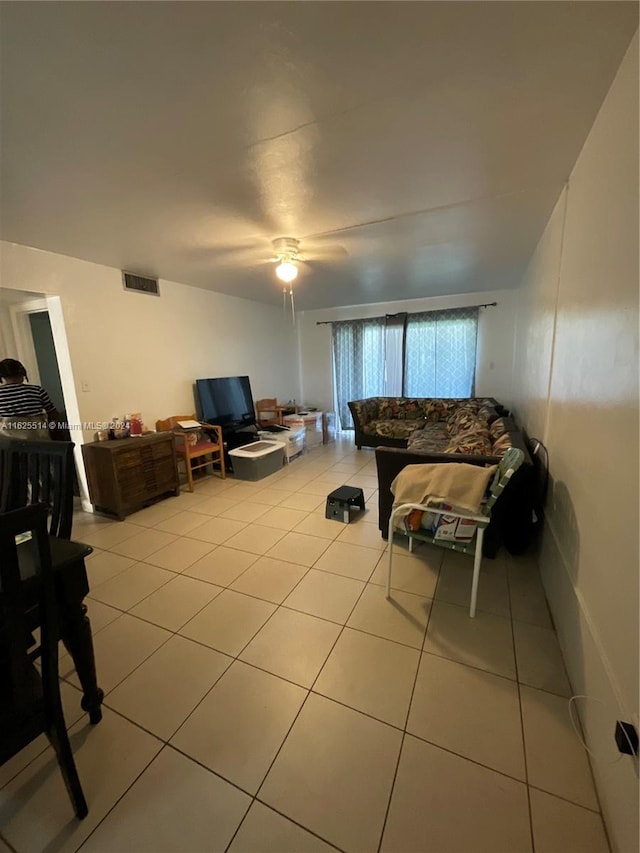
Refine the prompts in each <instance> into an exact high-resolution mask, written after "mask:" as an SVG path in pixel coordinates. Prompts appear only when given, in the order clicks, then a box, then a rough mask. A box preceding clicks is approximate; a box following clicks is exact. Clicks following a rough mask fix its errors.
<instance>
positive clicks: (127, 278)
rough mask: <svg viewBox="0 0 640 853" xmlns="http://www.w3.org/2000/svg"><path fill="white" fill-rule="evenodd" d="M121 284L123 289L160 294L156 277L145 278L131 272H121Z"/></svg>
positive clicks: (154, 294)
mask: <svg viewBox="0 0 640 853" xmlns="http://www.w3.org/2000/svg"><path fill="white" fill-rule="evenodd" d="M122 286H123V287H124V289H125V290H135V291H136V292H137V293H151V294H152V295H153V296H160V286H159V285H158V279H157V278H147V277H146V276H144V275H136V274H135V273H132V272H124V270H123V272H122Z"/></svg>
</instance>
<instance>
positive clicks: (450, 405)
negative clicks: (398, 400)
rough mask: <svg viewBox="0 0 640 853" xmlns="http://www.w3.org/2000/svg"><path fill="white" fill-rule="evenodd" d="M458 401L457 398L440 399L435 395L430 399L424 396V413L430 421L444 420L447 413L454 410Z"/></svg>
mask: <svg viewBox="0 0 640 853" xmlns="http://www.w3.org/2000/svg"><path fill="white" fill-rule="evenodd" d="M459 403H460V401H459V400H458V399H451V400H447V399H445V400H441V399H439V398H437V397H433V398H432V399H429V398H426V404H425V405H424V413H425V416H426V418H427V420H428V421H429V422H430V423H437V422H438V421H446V419H447V417H448V415H450V414H451V412H454V411H455V410H456V408H457V407H458V405H459Z"/></svg>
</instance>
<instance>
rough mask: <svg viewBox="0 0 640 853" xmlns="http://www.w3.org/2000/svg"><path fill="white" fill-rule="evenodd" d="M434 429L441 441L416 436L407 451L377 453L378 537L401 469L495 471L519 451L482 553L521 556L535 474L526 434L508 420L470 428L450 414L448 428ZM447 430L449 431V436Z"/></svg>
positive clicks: (460, 415) (379, 450)
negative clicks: (455, 466)
mask: <svg viewBox="0 0 640 853" xmlns="http://www.w3.org/2000/svg"><path fill="white" fill-rule="evenodd" d="M433 423H436V422H433ZM437 423H438V428H439V429H441V430H442V433H443V435H442V436H441V437H440V438H438V437H434V435H433V432H429V430H428V429H427V432H426V433H425V434H423V435H422V436H416V437H415V439H414V440H413V441H412V442H411V443H410V446H408V447H407V446H406V443H405V447H384V446H380V447H377V448H376V463H377V468H378V511H379V527H380V531H381V534H382V536H383V537H384V538H385V539H386V538H387V529H388V525H389V516H390V515H391V506H392V503H393V495H392V493H391V484H392V482H393V481H394V479H395V478H396V477H397V476H398V474H399V473H400V471H402V469H403V468H405V466H407V465H423V464H434V463H451V462H463V463H468V464H470V465H481V466H487V465H497V464H498V463H499V462H500V460H501V459H502V458H503V456H504V454H505V453H506V451H507V450H508V449H509V448H517V449H519V450H522V452H523V454H524V459H523V462H522V464H521V466H520V468H519V469H518V470H517V471H516V473H515V474H514V476H513V477H512V479H511V481H510V482H509V485H508V487H507V489H506V492H505V498H504V499H503V500H501V501H500V502H499V503H498V504H497V506H496V507H495V509H494V512H493V515H492V521H491V524H490V525H489V528H488V529H487V533H486V536H485V543H484V549H485V550H484V553H485V554H487V555H490V556H492V555H494V554H495V553H496V551H497V550H498V548H499V546H500V545H504V546H505V547H506V548H507V550H508V551H510V552H511V553H512V554H521V553H522V552H523V551H525V550H526V548H527V547H528V545H529V541H530V538H531V532H532V529H531V526H532V507H533V502H534V491H535V485H534V484H535V472H534V468H533V462H532V460H531V456H530V454H529V449H528V444H527V440H526V437H525V435H524V433H523V432H522V430H521V429H520V428H519V427H517V426H516V424H515V422H514V420H513V418H511V417H496V418H495V419H494V420H492V421H491V422H490V423H488V422H484V423H479V422H478V421H477V420H476V421H475V423H474V424H472V423H471V422H470V421H465V417H464V415H463V413H462V412H461V411H459V412H458V414H457V415H455V414H454V417H452V423H450V424H446V425H443V424H441V423H439V422H437ZM448 427H452V429H451V431H450V430H449V429H448ZM465 427H466V428H465ZM445 431H446V436H445V435H444V433H445ZM444 442H447V444H446V446H443V445H444Z"/></svg>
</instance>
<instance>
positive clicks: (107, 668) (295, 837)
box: [0, 437, 609, 853]
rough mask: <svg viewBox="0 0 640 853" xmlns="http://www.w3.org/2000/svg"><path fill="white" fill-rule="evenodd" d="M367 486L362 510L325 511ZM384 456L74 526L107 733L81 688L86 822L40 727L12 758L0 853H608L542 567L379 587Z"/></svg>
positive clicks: (339, 457)
mask: <svg viewBox="0 0 640 853" xmlns="http://www.w3.org/2000/svg"><path fill="white" fill-rule="evenodd" d="M343 483H349V484H352V485H361V486H363V488H364V491H365V496H366V498H367V509H366V511H365V513H360V514H359V517H356V518H354V520H353V522H352V523H351V524H349V525H344V524H341V523H340V522H336V521H328V520H326V519H325V518H324V504H325V498H326V495H327V494H328V493H329V492H330V491H332V490H333V489H334V488H336V487H337V486H338V485H340V484H343ZM376 483H377V480H376V470H375V460H374V456H373V453H372V452H371V451H366V450H362V451H356V450H355V449H354V448H353V445H352V440H350V439H349V438H348V437H346V438H341V439H340V440H339V441H338V442H337V443H335V444H332V445H329V446H327V447H324V448H318V449H316V450H313V451H311V452H309V453H307V454H306V455H305V456H304V457H302V458H300V459H298V460H296V461H295V462H293V463H292V464H291V465H290V466H289V467H288V468H285V469H283V470H282V471H281V472H278V473H277V474H273V475H272V476H270V477H268V478H267V479H264V480H261V481H259V482H256V483H246V482H238V481H234V480H233V479H232V478H229V479H227V480H226V481H222V480H220V479H219V478H217V477H209V478H206V479H203V480H202V481H201V482H200V483H199V484H198V485H197V487H196V491H195V492H194V493H193V494H191V493H189V492H182V493H181V494H180V496H179V497H177V498H170V499H168V500H166V501H163V502H161V503H159V504H156V505H155V506H153V507H151V508H148V509H144V510H142V511H141V512H138V513H136V514H135V515H132V516H130V517H129V518H128V519H127V520H126V521H125V522H110V521H105V520H104V519H101V518H98V517H95V516H91V515H88V514H82V513H81V514H79V515H78V517H77V519H76V523H75V524H74V538H76V539H79V540H82V541H86V542H89V543H90V544H91V545H93V547H94V549H95V550H94V553H93V554H92V556H91V557H90V558H89V560H88V562H87V567H88V573H89V578H90V583H91V594H90V599H89V600H88V602H87V603H88V605H89V614H90V617H91V620H92V626H93V632H94V641H95V649H96V657H97V666H98V674H99V681H100V683H101V685H102V687H103V688H104V690H105V693H106V698H105V711H104V719H103V721H102V723H101V724H100V725H98V726H96V727H93V728H92V727H91V726H89V725H88V723H87V720H86V716H85V715H84V714H82V712H81V711H80V708H79V699H80V694H79V692H78V690H77V681H76V679H75V674H74V672H73V670H72V668H71V667H70V662H69V658H68V657H66V656H63V658H62V660H61V671H62V673H63V676H64V678H65V681H64V682H63V696H64V703H65V708H66V714H67V722H68V724H69V726H70V731H71V739H72V744H73V747H74V751H75V755H76V761H77V764H78V768H79V772H80V777H81V779H82V782H83V785H84V790H85V793H86V796H87V800H88V802H89V816H88V817H87V818H86V820H84V821H82V822H78V821H76V820H74V819H73V818H72V815H71V812H70V805H69V802H68V799H67V795H66V792H65V789H64V786H63V784H62V781H61V778H60V775H59V773H58V770H57V765H56V763H55V761H54V760H53V758H52V753H51V750H50V748H49V747H48V746H47V744H46V741H45V740H44V737H43V738H41V739H39V740H38V741H36V742H34V743H33V744H32V745H31V746H30V747H29V748H28V749H26V750H23V752H22V753H20V754H19V755H18V756H16V758H15V759H14V760H13V761H11V762H9V763H8V764H6V765H5V766H4V767H2V768H0V851H2V852H4V851H5V850H15V851H18V853H34V852H35V851H45V850H46V851H48V853H53V851H59V850H65V851H66V850H69V851H75V850H82V851H83V853H89V851H92V852H93V853H95V851H109V853H137V852H138V851H153V853H159V851H181V853H199V851H225V850H228V851H230V853H251V851H263V853H305V851H309V853H321V851H331V850H342V851H347V853H368V851H383V852H384V853H413V851H429V853H475V851H487V853H519V851H535V853H571V851H575V853H578V851H579V853H603V852H604V851H608V849H609V848H608V845H607V840H606V836H605V833H604V829H603V825H602V821H601V818H600V814H599V811H598V801H597V799H596V795H595V792H594V788H593V783H592V779H591V773H590V769H589V764H588V761H587V758H586V756H585V753H584V752H583V750H582V748H581V746H580V744H579V743H578V741H577V739H576V737H575V735H574V733H573V731H572V729H571V726H570V723H569V717H568V714H567V697H568V696H569V695H570V687H569V683H568V681H567V677H566V674H565V670H564V666H563V662H562V659H561V656H560V652H559V648H558V644H557V640H556V636H555V633H554V631H553V627H552V624H551V620H550V618H549V613H548V610H547V606H546V602H545V599H544V594H543V591H542V587H541V584H540V581H539V577H538V574H537V571H536V566H535V562H534V560H533V559H532V558H531V557H523V558H518V559H514V558H512V557H510V556H509V555H507V554H504V553H501V554H500V555H499V557H498V558H497V559H496V560H493V561H491V560H488V561H485V563H484V565H483V571H482V574H481V580H480V594H479V610H478V614H477V617H476V619H474V620H471V619H469V616H468V597H469V586H470V569H471V560H470V558H468V557H464V556H461V555H456V554H453V553H450V552H447V551H444V550H442V549H437V548H434V547H429V546H421V547H420V548H418V549H417V550H416V551H415V552H414V553H413V554H409V553H408V552H406V551H405V553H400V554H399V555H398V557H397V562H396V564H395V578H394V581H395V586H394V591H393V600H392V601H387V600H385V598H384V589H383V583H384V575H385V571H384V570H385V563H384V554H383V547H384V543H383V540H382V539H381V538H380V535H379V532H378V528H377V517H376V506H377V494H376V492H375V486H376Z"/></svg>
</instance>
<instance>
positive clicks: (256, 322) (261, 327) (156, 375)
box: [0, 243, 300, 441]
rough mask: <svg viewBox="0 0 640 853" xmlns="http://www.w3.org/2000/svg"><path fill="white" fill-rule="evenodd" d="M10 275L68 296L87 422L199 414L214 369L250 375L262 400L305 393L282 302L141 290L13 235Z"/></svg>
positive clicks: (20, 287) (88, 435) (0, 279)
mask: <svg viewBox="0 0 640 853" xmlns="http://www.w3.org/2000/svg"><path fill="white" fill-rule="evenodd" d="M0 273H1V275H0V285H1V286H2V288H7V289H10V290H14V291H29V293H28V294H25V295H26V296H27V297H30V296H32V293H33V292H35V293H41V294H46V295H48V296H51V295H57V296H59V298H60V304H61V308H62V315H63V317H64V326H65V328H66V335H67V341H68V348H69V361H70V365H71V369H72V371H73V378H72V382H73V386H74V387H75V392H76V396H77V408H76V407H74V405H73V404H72V405H69V400H67V404H68V405H67V410H68V411H69V413H70V417H71V413H72V412H74V411H77V412H78V419H79V422H80V423H83V422H96V421H105V420H108V419H109V418H111V417H113V416H114V415H123V414H124V413H125V412H132V411H134V412H142V416H143V419H144V421H145V423H146V424H147V425H149V426H151V427H152V428H153V427H154V426H155V422H156V419H158V418H166V417H169V416H170V415H173V414H179V413H183V412H184V413H188V412H192V411H193V410H194V396H193V382H194V380H195V379H196V378H200V377H208V376H234V375H238V374H239V375H244V374H248V375H249V377H250V380H251V387H252V390H253V393H254V396H255V397H256V398H260V397H273V396H277V397H279V398H281V399H285V400H286V399H289V398H290V397H295V398H299V397H300V390H299V385H298V371H297V365H296V359H295V354H296V343H295V331H294V329H293V327H292V325H291V318H290V316H289V317H288V318H286V317H285V316H284V315H283V312H282V309H281V308H275V307H270V306H267V305H263V304H258V303H256V302H251V301H249V300H246V299H236V298H234V297H231V296H225V295H222V294H219V293H213V292H210V291H205V290H200V289H197V288H193V287H188V286H186V285H182V284H177V283H175V282H170V281H164V280H161V281H160V297H154V296H148V295H145V294H140V293H131V292H127V291H125V290H124V289H123V287H122V278H121V273H120V271H119V270H117V269H113V268H111V267H106V266H101V265H99V264H92V263H88V262H87V261H82V260H78V259H76V258H69V257H65V256H62V255H56V254H53V253H51V252H43V251H39V250H37V249H31V248H27V247H25V246H19V245H16V244H12V243H0ZM12 296H13V297H14V296H15V294H13V295H12ZM4 301H5V300H3V302H4ZM12 301H14V302H15V299H13V300H12ZM8 343H9V342H8V341H6V340H5V344H7V345H8ZM7 354H8V355H11V353H7ZM83 383H85V387H88V389H89V390H88V391H83V390H82V387H83ZM65 397H66V394H65ZM79 435H80V433H78V436H79ZM84 439H85V440H86V441H89V440H93V431H92V430H88V431H85V434H84ZM79 440H81V439H79Z"/></svg>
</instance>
